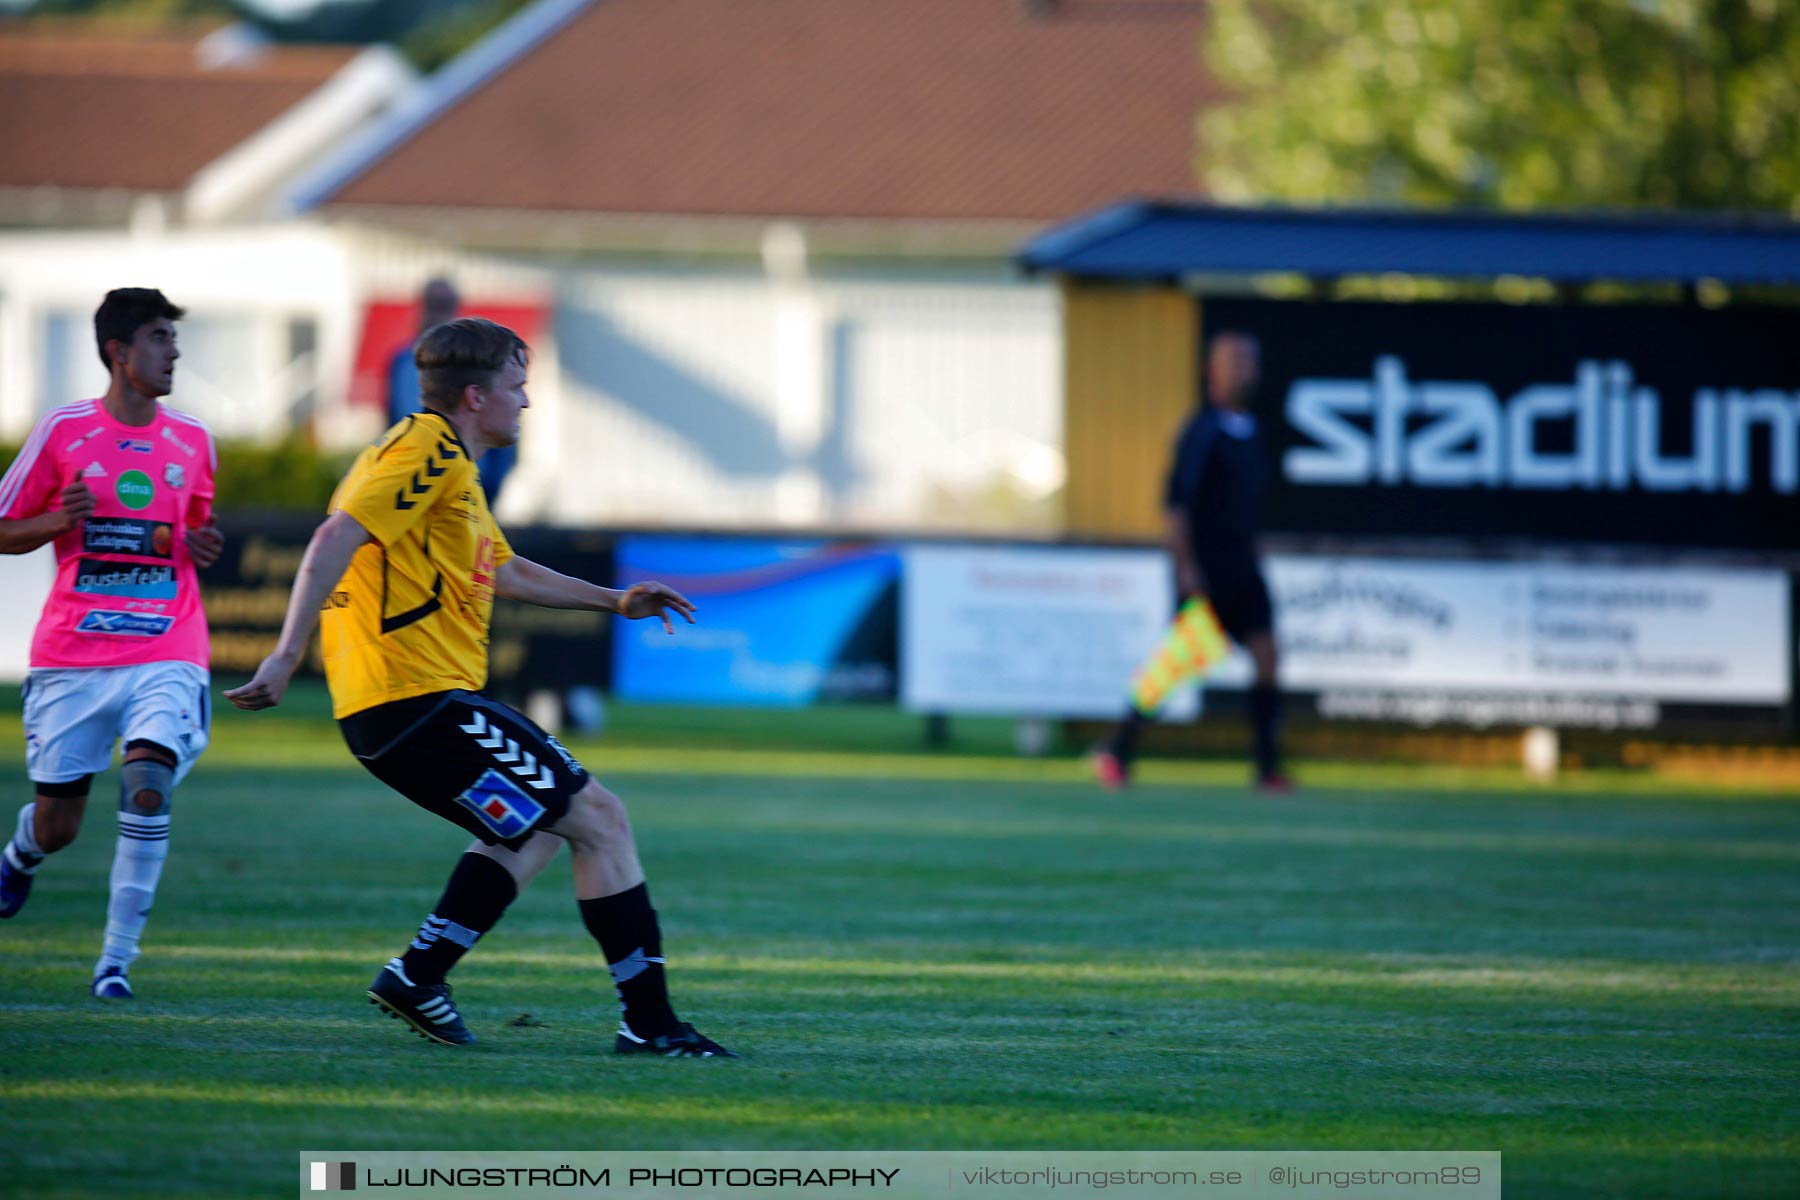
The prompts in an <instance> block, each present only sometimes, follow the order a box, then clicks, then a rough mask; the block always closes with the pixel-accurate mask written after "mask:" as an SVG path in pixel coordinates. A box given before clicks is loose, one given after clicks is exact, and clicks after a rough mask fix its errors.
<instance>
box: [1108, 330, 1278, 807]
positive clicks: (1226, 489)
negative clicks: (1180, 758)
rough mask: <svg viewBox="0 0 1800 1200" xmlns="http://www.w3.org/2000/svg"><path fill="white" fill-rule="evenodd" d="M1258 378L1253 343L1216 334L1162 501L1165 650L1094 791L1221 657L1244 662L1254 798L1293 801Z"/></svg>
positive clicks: (1116, 781) (1118, 777)
mask: <svg viewBox="0 0 1800 1200" xmlns="http://www.w3.org/2000/svg"><path fill="white" fill-rule="evenodd" d="M1261 374H1262V351H1261V348H1260V346H1259V345H1258V344H1257V341H1256V339H1255V338H1254V337H1251V336H1250V335H1249V334H1247V333H1240V332H1238V331H1236V330H1221V331H1220V332H1219V333H1217V334H1214V335H1213V338H1212V340H1211V342H1210V343H1209V345H1208V347H1207V355H1206V395H1205V403H1204V404H1203V405H1202V407H1201V408H1200V410H1199V411H1198V412H1196V413H1195V414H1194V416H1193V418H1192V419H1190V420H1189V421H1188V423H1187V425H1186V427H1185V428H1183V429H1182V431H1181V436H1180V438H1179V439H1178V440H1177V441H1176V444H1175V461H1174V464H1173V466H1171V467H1170V469H1169V476H1168V482H1167V484H1166V485H1165V487H1164V491H1163V518H1164V531H1163V532H1164V541H1165V543H1166V544H1167V545H1168V548H1169V553H1170V554H1171V555H1172V556H1173V557H1174V560H1175V582H1176V588H1177V591H1178V594H1179V595H1178V611H1177V614H1176V617H1175V620H1174V622H1173V623H1172V624H1171V625H1170V627H1169V630H1168V632H1167V633H1166V634H1165V635H1164V637H1163V641H1162V643H1161V644H1160V645H1159V646H1158V647H1157V648H1156V650H1155V651H1154V652H1153V653H1152V654H1151V656H1150V658H1149V660H1148V661H1147V662H1145V664H1144V665H1143V667H1142V668H1141V669H1140V670H1139V671H1138V673H1137V675H1136V677H1135V678H1134V679H1133V682H1132V692H1131V699H1130V703H1129V704H1128V705H1127V706H1126V709H1125V716H1124V718H1123V719H1122V720H1121V721H1120V722H1119V724H1118V726H1117V727H1116V728H1115V729H1114V731H1113V734H1112V737H1111V738H1110V739H1109V740H1108V741H1107V743H1106V744H1105V745H1104V746H1102V747H1101V748H1100V749H1099V750H1098V751H1096V752H1095V754H1094V755H1093V758H1092V760H1091V761H1092V764H1093V768H1094V774H1095V776H1096V777H1097V778H1098V779H1099V781H1100V784H1101V786H1102V787H1105V788H1106V789H1107V790H1109V791H1118V790H1121V789H1123V788H1125V787H1126V786H1128V785H1129V783H1130V781H1131V763H1132V755H1133V753H1134V751H1135V750H1136V748H1137V741H1138V738H1139V736H1140V735H1141V734H1142V732H1143V729H1144V727H1145V726H1146V725H1148V724H1149V723H1150V722H1151V721H1152V720H1154V719H1155V717H1156V713H1157V712H1158V710H1160V709H1161V707H1162V704H1163V701H1164V700H1165V699H1166V698H1167V697H1168V694H1169V693H1170V692H1171V691H1173V690H1174V689H1175V688H1176V687H1178V686H1180V685H1181V684H1183V683H1186V682H1189V681H1191V680H1193V679H1197V678H1200V677H1202V676H1204V675H1205V674H1206V673H1207V672H1209V671H1210V670H1211V669H1212V668H1213V667H1215V666H1217V665H1218V664H1219V663H1220V662H1222V661H1223V660H1224V658H1225V657H1226V655H1227V654H1228V653H1229V652H1230V646H1229V645H1228V644H1227V641H1226V639H1227V638H1228V637H1229V639H1230V640H1231V641H1234V642H1236V643H1238V644H1239V645H1240V646H1242V647H1244V649H1246V650H1248V651H1249V652H1250V658H1251V660H1252V661H1253V663H1254V664H1255V669H1256V678H1255V681H1254V683H1253V684H1252V685H1251V688H1250V726H1251V733H1252V737H1253V741H1254V745H1255V755H1256V777H1255V778H1256V787H1257V789H1258V790H1259V791H1263V792H1271V793H1280V792H1287V791H1291V790H1292V789H1293V783H1292V781H1291V780H1289V779H1288V777H1287V776H1286V775H1284V774H1282V771H1281V757H1280V730H1281V692H1280V690H1279V688H1278V686H1277V684H1276V668H1277V665H1278V663H1277V655H1276V647H1275V631H1274V624H1275V622H1274V614H1273V606H1272V605H1271V604H1270V602H1269V585H1268V583H1267V581H1265V580H1264V578H1263V572H1262V564H1261V562H1260V559H1259V555H1258V552H1257V546H1256V537H1257V532H1258V530H1259V528H1260V526H1261V523H1262V505H1263V493H1264V490H1265V485H1266V477H1267V474H1268V469H1267V463H1268V456H1267V452H1266V450H1265V449H1264V446H1263V441H1262V437H1261V435H1260V433H1259V432H1258V430H1257V426H1256V418H1255V417H1254V416H1252V415H1251V413H1250V412H1249V404H1250V398H1251V397H1252V396H1253V395H1254V394H1255V392H1256V385H1257V383H1258V381H1259V380H1260V378H1261Z"/></svg>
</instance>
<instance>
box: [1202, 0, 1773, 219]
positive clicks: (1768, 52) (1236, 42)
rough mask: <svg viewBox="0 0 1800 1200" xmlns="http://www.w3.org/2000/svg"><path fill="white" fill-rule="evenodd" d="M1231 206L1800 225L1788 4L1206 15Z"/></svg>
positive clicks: (1211, 146)
mask: <svg viewBox="0 0 1800 1200" xmlns="http://www.w3.org/2000/svg"><path fill="white" fill-rule="evenodd" d="M1211 14H1212V15H1211V20H1210V21H1209V24H1208V29H1207V33H1206V36H1205V44H1204V52H1205V57H1206V61H1207V65H1208V66H1209V68H1210V69H1211V71H1212V72H1213V75H1214V76H1215V78H1217V79H1218V80H1219V81H1220V83H1222V84H1223V85H1224V86H1225V87H1226V88H1227V89H1228V90H1229V91H1230V92H1231V93H1233V98H1232V99H1230V100H1227V101H1226V102H1224V103H1222V104H1220V105H1219V106H1217V107H1215V108H1214V109H1212V110H1210V111H1209V112H1207V113H1205V114H1203V115H1202V116H1201V118H1200V122H1199V135H1200V138H1199V146H1200V151H1199V154H1200V157H1199V163H1198V167H1199V171H1200V177H1201V179H1202V180H1203V181H1204V182H1205V183H1206V185H1207V187H1208V189H1209V190H1210V191H1211V193H1212V194H1213V195H1215V196H1217V197H1219V198H1220V199H1227V200H1251V199H1257V200H1284V201H1290V202H1303V203H1305V202H1310V203H1318V202H1344V201H1377V202H1395V203H1410V204H1425V205H1474V206H1498V207H1503V208H1537V207H1555V208H1589V207H1608V208H1618V207H1625V208H1635V207H1647V208H1649V207H1654V208H1683V209H1753V210H1773V211H1782V212H1787V211H1793V212H1800V3H1795V2H1794V0H1214V2H1213V4H1212V7H1211Z"/></svg>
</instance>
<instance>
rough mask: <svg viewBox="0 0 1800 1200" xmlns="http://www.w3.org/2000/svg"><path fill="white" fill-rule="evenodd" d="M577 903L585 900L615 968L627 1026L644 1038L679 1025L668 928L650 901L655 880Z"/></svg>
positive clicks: (585, 920) (590, 926)
mask: <svg viewBox="0 0 1800 1200" xmlns="http://www.w3.org/2000/svg"><path fill="white" fill-rule="evenodd" d="M576 903H578V904H579V905H581V923H582V924H583V925H586V926H587V931H588V932H589V933H591V934H593V935H594V940H595V941H596V942H599V943H600V953H602V954H604V955H606V965H607V966H609V967H611V968H612V977H613V986H614V987H615V988H617V989H618V991H619V1006H620V1008H621V1009H623V1011H624V1018H625V1025H626V1027H627V1028H629V1029H630V1030H631V1032H632V1033H634V1034H636V1035H637V1036H638V1037H641V1038H653V1037H655V1036H657V1035H658V1034H662V1033H668V1032H669V1031H670V1030H672V1029H674V1028H675V1026H676V1025H678V1024H679V1023H680V1022H678V1021H677V1020H676V1019H675V1010H674V1009H672V1008H670V1007H669V982H668V980H667V978H665V977H664V975H663V953H662V929H661V928H660V927H659V926H658V925H657V923H656V910H655V909H654V908H651V907H650V886H649V885H648V884H643V883H640V884H638V885H637V886H636V887H634V888H630V889H628V890H626V891H623V892H617V893H615V894H613V895H611V896H601V897H600V898H599V899H597V900H578V901H576Z"/></svg>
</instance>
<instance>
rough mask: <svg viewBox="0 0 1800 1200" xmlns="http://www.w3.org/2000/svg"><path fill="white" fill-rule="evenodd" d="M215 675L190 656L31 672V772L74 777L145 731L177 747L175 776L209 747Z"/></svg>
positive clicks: (43, 778)
mask: <svg viewBox="0 0 1800 1200" xmlns="http://www.w3.org/2000/svg"><path fill="white" fill-rule="evenodd" d="M211 682H212V676H211V674H210V673H209V672H208V671H207V670H206V668H205V667H199V666H195V665H194V664H193V663H187V662H160V663H139V664H138V665H136V666H131V667H53V668H48V669H40V670H34V671H32V672H31V673H30V674H29V675H28V676H26V679H25V772H26V774H28V775H29V776H30V777H31V781H32V782H33V783H71V782H73V781H75V780H77V779H80V778H81V777H82V776H83V775H98V774H99V773H100V772H102V771H104V770H106V768H108V767H110V766H111V765H112V760H113V748H114V746H116V745H117V744H118V743H119V742H121V741H124V742H131V741H135V740H137V739H138V738H147V739H148V740H150V741H152V742H155V743H156V744H157V745H159V746H166V747H168V748H169V749H170V750H173V751H174V752H175V756H176V762H175V781H176V782H177V783H179V782H181V780H182V779H183V778H184V777H185V776H186V775H187V773H188V772H189V771H190V770H192V769H193V766H194V762H195V760H197V759H198V758H199V757H200V752H201V751H202V750H205V749H206V740H207V732H208V730H209V729H210V728H211V727H212V707H211V705H212V701H211V698H210V697H209V696H208V695H207V688H208V686H209V685H210V684H211Z"/></svg>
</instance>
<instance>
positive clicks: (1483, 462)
mask: <svg viewBox="0 0 1800 1200" xmlns="http://www.w3.org/2000/svg"><path fill="white" fill-rule="evenodd" d="M1285 411H1286V415H1287V420H1288V424H1289V425H1290V426H1291V427H1292V428H1293V429H1294V430H1295V431H1296V432H1297V433H1299V434H1301V435H1302V436H1303V437H1304V438H1305V439H1307V441H1308V442H1309V443H1310V444H1303V445H1297V446H1292V447H1289V449H1288V450H1287V452H1286V453H1285V454H1284V455H1283V456H1282V462H1281V465H1282V473H1283V475H1284V476H1285V477H1286V479H1287V480H1288V482H1289V483H1294V484H1299V485H1301V486H1308V487H1361V486H1364V485H1367V484H1378V485H1384V486H1390V487H1399V486H1411V487H1428V488H1497V489H1517V490H1524V489H1536V490H1547V491H1566V490H1584V491H1612V492H1623V491H1629V490H1633V489H1636V490H1641V491H1645V492H1654V493H1663V494H1670V493H1683V492H1726V493H1743V492H1748V491H1750V490H1752V488H1756V487H1766V488H1767V489H1768V490H1770V491H1773V492H1776V493H1778V494H1781V495H1793V494H1794V493H1795V491H1796V490H1800V392H1789V391H1782V390H1779V389H1776V388H1754V389H1744V388H1707V387H1703V388H1699V389H1697V390H1696V391H1695V392H1694V396H1693V401H1692V418H1691V430H1690V431H1689V434H1688V436H1687V437H1686V438H1685V439H1677V438H1667V439H1665V433H1664V429H1663V397H1662V395H1661V393H1659V392H1658V391H1657V390H1656V389H1655V388H1653V387H1648V386H1645V385H1644V384H1642V383H1640V382H1638V381H1637V379H1636V376H1635V374H1634V372H1633V370H1632V367H1631V364H1630V363H1627V362H1622V361H1617V360H1611V361H1595V360H1582V361H1580V362H1578V363H1577V364H1576V367H1575V378H1574V379H1573V380H1572V381H1570V382H1557V383H1534V384H1531V385H1530V386H1528V387H1525V388H1523V389H1521V390H1520V391H1518V392H1515V393H1514V394H1513V395H1511V396H1508V397H1506V398H1504V399H1502V398H1501V397H1499V396H1497V395H1495V394H1494V392H1493V390H1492V389H1491V388H1489V387H1488V386H1487V385H1486V384H1484V383H1481V382H1478V381H1471V380H1435V379H1434V380H1418V381H1415V380H1412V379H1409V378H1408V377H1407V373H1406V363H1405V362H1404V361H1403V360H1402V359H1400V358H1399V357H1398V356H1397V355H1391V354H1390V355H1382V356H1381V357H1379V358H1377V359H1376V360H1375V365H1374V370H1373V372H1372V374H1371V376H1370V377H1369V378H1367V379H1298V380H1295V381H1294V383H1293V385H1292V386H1291V387H1289V389H1288V394H1287V403H1286V409H1285ZM1677 440H1684V441H1686V443H1687V446H1686V448H1685V449H1671V448H1670V447H1669V446H1668V445H1667V444H1666V441H1677ZM1553 447H1555V448H1553ZM1562 447H1566V448H1562Z"/></svg>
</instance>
